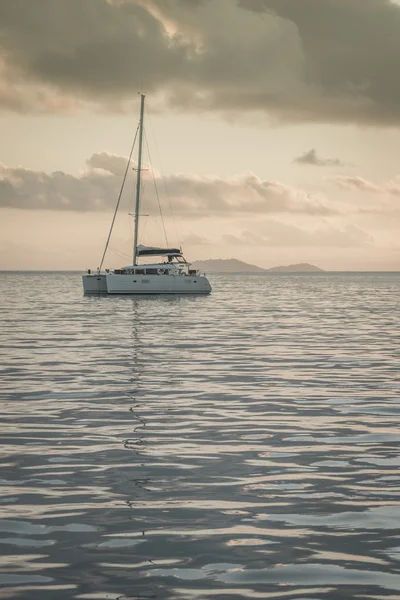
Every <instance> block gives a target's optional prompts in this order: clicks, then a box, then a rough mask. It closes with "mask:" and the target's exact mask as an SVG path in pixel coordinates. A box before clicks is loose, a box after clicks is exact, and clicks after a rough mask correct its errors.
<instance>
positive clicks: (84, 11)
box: [0, 0, 400, 270]
mask: <svg viewBox="0 0 400 600" xmlns="http://www.w3.org/2000/svg"><path fill="white" fill-rule="evenodd" d="M399 73H400V3H399V2H395V1H394V0H35V2H32V0H1V2H0V126H1V136H0V210H1V219H0V235H1V241H0V268H3V269H85V268H88V267H92V268H95V267H96V266H97V265H98V264H99V261H100V258H101V254H102V250H103V246H104V243H105V240H106V237H107V234H108V227H109V225H110V222H111V218H112V213H113V209H114V206H115V203H116V200H117V197H118V193H119V189H120V186H121V182H122V177H123V173H124V170H125V168H126V164H127V158H128V156H129V152H130V148H131V145H132V141H133V138H134V135H135V131H136V127H137V121H138V113H139V103H140V97H139V96H138V92H144V93H146V121H145V122H146V144H145V150H146V151H145V167H146V169H147V170H146V171H144V185H143V195H142V196H143V206H142V213H143V217H142V220H141V242H142V243H146V244H164V243H165V236H166V237H167V240H168V242H169V243H170V244H174V245H175V244H182V245H183V247H184V250H185V255H186V256H187V257H188V258H189V259H206V258H230V257H235V258H241V259H242V260H245V261H247V262H252V263H255V264H258V265H260V266H265V267H270V266H275V265H277V264H288V263H293V262H311V263H314V264H317V265H318V266H320V267H322V268H325V269H333V270H341V269H343V270H352V269H354V270H358V269H361V270H398V269H400V235H399V233H400V232H399V230H400V164H399V157H400V78H399ZM131 166H132V168H130V169H129V176H128V183H127V185H126V188H125V191H124V195H123V198H122V200H121V210H120V212H119V215H118V219H117V224H116V228H115V233H114V235H113V238H112V241H111V250H110V252H109V255H108V257H107V265H106V266H116V267H118V266H121V265H123V264H127V263H129V262H130V261H129V259H128V257H129V254H130V253H131V246H132V233H131V230H132V217H131V216H129V213H130V212H132V206H133V196H134V178H135V171H134V166H135V155H134V160H133V162H132V165H131ZM159 206H161V208H162V213H163V216H164V225H163V222H162V220H161V219H160V216H159V215H160V211H159Z"/></svg>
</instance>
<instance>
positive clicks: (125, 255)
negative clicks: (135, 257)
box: [109, 246, 130, 258]
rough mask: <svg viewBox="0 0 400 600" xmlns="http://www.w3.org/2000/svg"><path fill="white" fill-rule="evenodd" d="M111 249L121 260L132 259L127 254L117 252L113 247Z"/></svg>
mask: <svg viewBox="0 0 400 600" xmlns="http://www.w3.org/2000/svg"><path fill="white" fill-rule="evenodd" d="M109 249H110V250H111V252H114V253H115V254H117V255H118V256H120V257H121V258H130V256H129V255H128V254H125V253H124V252H120V251H119V250H116V249H115V248H113V247H112V246H109Z"/></svg>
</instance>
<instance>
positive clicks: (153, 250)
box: [137, 245, 182, 256]
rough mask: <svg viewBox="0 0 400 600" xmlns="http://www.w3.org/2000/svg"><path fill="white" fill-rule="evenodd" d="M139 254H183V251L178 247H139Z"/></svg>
mask: <svg viewBox="0 0 400 600" xmlns="http://www.w3.org/2000/svg"><path fill="white" fill-rule="evenodd" d="M137 255H138V256H182V251H181V250H179V249H178V248H155V247H153V246H142V245H139V246H138V247H137Z"/></svg>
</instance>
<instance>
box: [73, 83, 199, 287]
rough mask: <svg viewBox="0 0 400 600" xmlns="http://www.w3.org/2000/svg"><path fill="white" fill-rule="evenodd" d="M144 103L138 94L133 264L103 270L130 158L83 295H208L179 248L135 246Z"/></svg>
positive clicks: (87, 274)
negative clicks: (99, 255)
mask: <svg viewBox="0 0 400 600" xmlns="http://www.w3.org/2000/svg"><path fill="white" fill-rule="evenodd" d="M144 102H145V96H144V94H141V102H140V120H139V129H138V134H139V149H138V168H137V179H136V200H135V213H134V215H133V216H134V236H133V263H132V264H131V265H129V266H126V267H121V268H120V269H105V270H104V271H103V270H102V267H103V263H104V259H105V256H106V252H107V249H108V245H109V241H110V238H111V233H112V230H113V226H114V222H115V218H116V215H117V211H118V208H119V203H120V200H121V195H122V190H123V186H124V183H125V179H126V175H127V172H128V168H129V165H130V162H131V156H132V152H131V156H130V157H129V160H128V165H127V169H126V171H125V176H124V180H123V183H122V188H121V192H120V194H119V197H118V201H117V206H116V208H115V212H114V217H113V220H112V223H111V228H110V232H109V235H108V239H107V242H106V247H105V249H104V252H103V257H102V260H101V263H100V267H99V268H98V269H96V270H94V271H92V270H91V269H89V270H88V271H87V273H86V274H85V275H83V276H82V281H83V290H84V293H85V294H209V293H210V292H211V285H210V282H209V281H208V279H207V277H206V276H205V274H204V273H202V272H200V271H198V270H197V269H192V268H191V264H190V263H189V262H187V261H186V260H185V258H184V256H183V253H182V249H181V248H165V247H161V248H158V247H153V246H143V245H140V244H139V245H138V235H139V217H140V195H141V171H142V147H143V127H144ZM152 257H157V258H159V259H161V260H160V261H159V262H156V263H151V264H139V258H147V259H149V258H152Z"/></svg>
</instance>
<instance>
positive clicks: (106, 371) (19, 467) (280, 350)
mask: <svg viewBox="0 0 400 600" xmlns="http://www.w3.org/2000/svg"><path fill="white" fill-rule="evenodd" d="M210 279H211V281H212V284H213V288H214V289H213V293H212V294H211V295H210V296H208V297H191V298H190V297H180V298H179V297H177V298H174V297H164V298H157V297H142V298H137V299H134V298H132V297H84V296H83V295H82V291H81V281H80V276H79V275H78V274H73V273H30V274H21V273H19V274H17V273H16V274H12V273H8V274H5V273H3V274H1V276H0V292H1V312H0V319H1V343H2V360H1V363H0V369H1V389H0V393H1V397H2V404H1V407H2V427H1V438H2V439H1V455H0V456H1V473H0V476H1V500H0V502H1V503H0V543H1V547H2V553H1V554H2V558H1V564H0V584H1V586H2V591H1V592H0V597H1V598H24V599H25V598H26V599H28V598H29V599H32V600H39V599H41V600H42V599H44V600H48V599H53V598H56V599H64V598H86V599H93V600H99V599H106V598H107V599H111V600H116V599H117V598H119V599H120V600H127V599H128V598H129V599H133V598H151V599H164V598H165V599H217V600H227V599H230V598H232V599H235V598H272V599H274V598H288V599H293V600H295V599H302V600H309V599H314V600H316V599H327V600H333V599H335V600H336V599H339V598H340V599H346V598H362V599H364V598H365V599H366V598H387V599H389V600H394V599H399V598H400V504H399V495H400V469H399V467H400V451H399V448H400V446H399V441H400V427H399V424H400V423H399V421H400V419H399V416H400V405H399V366H400V360H399V359H400V356H399V341H400V340H399V331H400V324H399V305H400V293H399V292H400V275H399V274H346V275H341V274H321V275H320V274H318V275H215V276H211V277H210Z"/></svg>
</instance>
